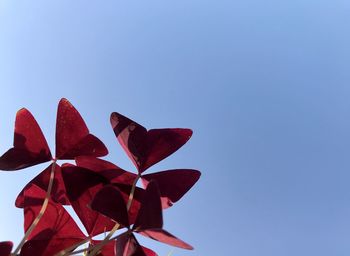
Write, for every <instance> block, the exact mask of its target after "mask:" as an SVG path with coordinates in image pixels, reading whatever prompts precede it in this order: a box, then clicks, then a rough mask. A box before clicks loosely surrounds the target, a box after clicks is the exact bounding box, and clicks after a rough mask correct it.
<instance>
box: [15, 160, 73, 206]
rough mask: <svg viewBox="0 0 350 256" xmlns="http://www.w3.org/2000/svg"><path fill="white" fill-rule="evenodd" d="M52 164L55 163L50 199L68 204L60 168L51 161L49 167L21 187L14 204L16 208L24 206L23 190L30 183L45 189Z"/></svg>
mask: <svg viewBox="0 0 350 256" xmlns="http://www.w3.org/2000/svg"><path fill="white" fill-rule="evenodd" d="M52 165H55V178H54V181H53V186H52V191H51V199H52V200H53V201H55V202H56V203H60V204H62V205H69V204H70V202H69V200H68V198H67V196H66V189H65V187H64V183H63V179H62V173H61V168H60V166H59V165H58V164H56V163H52V164H51V165H50V166H49V167H47V168H46V169H45V170H44V171H42V172H41V173H40V174H39V175H37V176H36V177H35V178H34V179H32V180H31V181H30V182H28V184H27V185H26V186H25V187H24V188H23V189H22V191H21V192H20V193H19V195H18V196H17V199H16V202H15V205H16V207H18V208H23V207H24V191H25V190H26V189H27V188H28V187H29V186H30V184H35V185H36V186H38V187H40V188H41V189H43V190H47V188H48V186H49V181H50V172H51V168H52Z"/></svg>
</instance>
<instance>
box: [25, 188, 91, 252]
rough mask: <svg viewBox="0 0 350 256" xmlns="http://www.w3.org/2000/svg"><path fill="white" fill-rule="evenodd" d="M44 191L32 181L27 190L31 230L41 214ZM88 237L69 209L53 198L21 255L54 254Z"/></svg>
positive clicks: (26, 203) (26, 199) (27, 209)
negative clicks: (36, 218)
mask: <svg viewBox="0 0 350 256" xmlns="http://www.w3.org/2000/svg"><path fill="white" fill-rule="evenodd" d="M45 194H46V193H45V191H44V190H42V189H41V188H39V187H37V186H36V185H34V184H30V186H28V188H27V189H26V190H25V191H24V197H25V199H24V227H25V231H27V230H28V228H29V227H30V225H31V224H32V222H33V221H34V219H35V217H36V216H37V215H38V214H39V212H40V209H41V205H42V203H43V201H44V198H45ZM84 239H85V236H84V234H83V233H82V232H81V231H80V229H79V227H78V226H77V224H76V223H75V222H74V220H73V219H72V218H71V217H70V215H69V214H68V213H67V212H66V210H65V209H64V208H63V207H62V206H61V205H60V204H57V203H55V202H53V201H52V200H49V203H48V206H47V209H46V211H45V213H44V215H43V217H42V218H41V219H40V221H39V223H38V224H37V226H36V227H35V229H34V230H33V232H32V233H31V234H30V235H29V237H28V241H27V242H26V243H25V244H24V246H23V247H22V250H21V255H22V256H30V255H38V256H41V255H42V256H51V255H54V254H55V253H57V252H59V251H61V250H63V249H65V248H67V247H70V246H72V245H74V244H76V243H78V242H81V241H83V240H84Z"/></svg>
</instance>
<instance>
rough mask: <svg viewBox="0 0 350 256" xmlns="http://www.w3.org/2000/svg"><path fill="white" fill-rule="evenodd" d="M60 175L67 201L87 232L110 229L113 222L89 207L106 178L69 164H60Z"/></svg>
mask: <svg viewBox="0 0 350 256" xmlns="http://www.w3.org/2000/svg"><path fill="white" fill-rule="evenodd" d="M62 176H63V180H64V184H65V186H66V191H67V196H68V198H69V201H70V202H71V204H72V207H73V209H74V211H75V212H76V213H77V215H78V217H79V219H80V220H81V222H82V223H83V225H84V227H85V229H86V231H87V232H88V234H89V235H90V236H95V235H98V234H100V233H103V232H106V231H109V230H111V229H112V228H113V226H114V225H115V223H114V222H113V221H112V220H111V219H110V218H107V217H105V216H104V215H102V214H100V213H98V212H96V211H94V210H92V209H91V208H90V203H91V201H92V199H93V198H94V197H95V195H96V193H97V192H98V191H99V190H100V189H101V188H102V187H103V186H104V185H105V184H107V183H108V180H106V179H105V178H104V177H103V176H101V175H99V174H98V173H95V172H92V171H90V170H88V169H84V168H82V167H77V166H71V165H63V166H62Z"/></svg>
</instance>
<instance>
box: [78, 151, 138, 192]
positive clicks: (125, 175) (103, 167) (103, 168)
mask: <svg viewBox="0 0 350 256" xmlns="http://www.w3.org/2000/svg"><path fill="white" fill-rule="evenodd" d="M75 162H76V163H77V165H78V166H81V167H84V168H86V169H89V170H92V171H94V172H97V173H99V174H101V175H102V176H104V177H105V178H107V179H108V180H109V182H111V183H121V184H127V185H132V184H133V183H134V181H135V179H136V177H137V175H136V174H134V173H131V172H127V171H125V170H123V169H122V168H120V167H118V166H116V165H115V164H113V163H111V162H108V161H106V160H102V159H99V158H95V157H90V156H80V157H77V158H75Z"/></svg>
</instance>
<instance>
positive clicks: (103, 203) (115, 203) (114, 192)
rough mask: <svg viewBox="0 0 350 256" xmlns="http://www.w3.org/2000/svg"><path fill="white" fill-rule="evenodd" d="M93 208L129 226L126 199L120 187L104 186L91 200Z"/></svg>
mask: <svg viewBox="0 0 350 256" xmlns="http://www.w3.org/2000/svg"><path fill="white" fill-rule="evenodd" d="M91 209H93V210H95V211H98V212H100V213H102V214H103V215H105V216H107V217H109V218H111V219H113V220H115V221H116V222H118V223H120V224H121V225H123V226H124V227H128V226H129V218H128V212H127V209H126V204H125V200H124V198H123V196H122V194H121V192H120V190H119V189H118V188H116V187H115V186H112V185H108V186H105V187H103V188H102V189H101V190H100V191H99V192H98V193H96V195H95V198H94V199H93V201H92V202H91Z"/></svg>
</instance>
